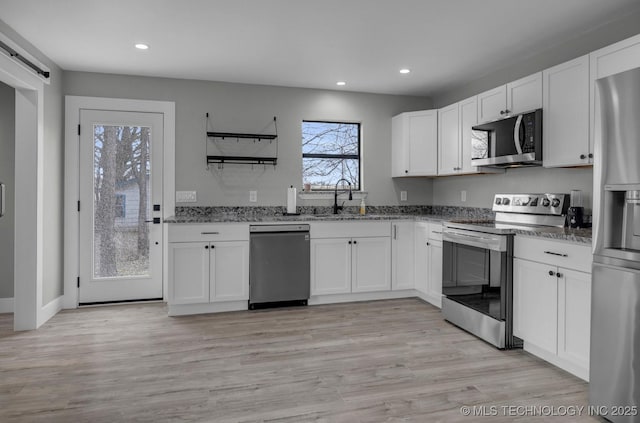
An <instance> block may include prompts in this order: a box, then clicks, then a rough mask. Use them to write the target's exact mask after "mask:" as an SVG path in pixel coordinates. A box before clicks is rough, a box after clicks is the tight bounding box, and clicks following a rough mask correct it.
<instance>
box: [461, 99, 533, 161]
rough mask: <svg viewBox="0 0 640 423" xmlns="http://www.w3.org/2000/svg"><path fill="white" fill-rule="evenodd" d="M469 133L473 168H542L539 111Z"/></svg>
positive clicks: (477, 126)
mask: <svg viewBox="0 0 640 423" xmlns="http://www.w3.org/2000/svg"><path fill="white" fill-rule="evenodd" d="M471 129H472V131H471V132H472V138H471V164H472V165H473V166H483V167H501V168H505V167H521V166H542V109H538V110H534V111H532V112H528V113H522V114H519V115H516V116H511V117H508V118H505V119H500V120H496V121H494V122H488V123H483V124H482V125H476V126H474V127H472V128H471Z"/></svg>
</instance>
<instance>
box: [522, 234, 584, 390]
mask: <svg viewBox="0 0 640 423" xmlns="http://www.w3.org/2000/svg"><path fill="white" fill-rule="evenodd" d="M515 245H516V247H515V249H514V250H515V252H514V254H515V255H516V258H515V259H514V261H513V313H514V314H513V331H514V335H515V336H517V337H519V338H521V339H522V340H523V341H524V348H525V350H527V351H529V352H531V353H532V354H534V355H537V356H539V357H541V358H543V359H545V360H547V361H549V362H551V363H552V364H555V365H557V366H558V367H561V368H563V369H565V370H567V371H569V372H571V373H573V374H575V375H576V376H578V377H581V378H583V379H585V380H588V379H589V341H590V323H591V274H590V273H588V272H586V271H585V270H587V269H589V268H590V258H588V259H586V260H585V258H584V257H585V256H586V255H587V253H588V252H590V247H589V246H586V245H580V244H568V243H561V242H554V241H548V240H538V239H529V238H520V237H518V236H516V241H515ZM545 254H546V255H547V256H548V257H549V259H548V260H545V261H534V260H529V259H528V258H535V259H537V260H541V259H545V258H546V257H545ZM562 264H566V265H568V266H572V267H574V268H573V269H572V268H568V267H564V266H563V265H562ZM575 267H578V268H579V270H576V269H575Z"/></svg>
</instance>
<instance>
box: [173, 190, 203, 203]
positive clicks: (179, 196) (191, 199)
mask: <svg viewBox="0 0 640 423" xmlns="http://www.w3.org/2000/svg"><path fill="white" fill-rule="evenodd" d="M197 202H198V196H197V195H196V191H176V203H197Z"/></svg>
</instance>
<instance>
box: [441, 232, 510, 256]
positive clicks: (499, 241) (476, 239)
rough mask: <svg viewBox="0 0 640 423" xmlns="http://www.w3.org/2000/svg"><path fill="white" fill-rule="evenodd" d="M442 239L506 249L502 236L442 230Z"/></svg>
mask: <svg viewBox="0 0 640 423" xmlns="http://www.w3.org/2000/svg"><path fill="white" fill-rule="evenodd" d="M442 240H443V241H448V242H452V243H454V244H462V245H469V246H471V247H478V248H484V249H486V250H493V251H507V243H506V239H504V237H500V238H497V237H496V238H494V237H486V236H481V235H472V234H469V233H466V232H465V233H461V232H454V231H451V230H445V231H442Z"/></svg>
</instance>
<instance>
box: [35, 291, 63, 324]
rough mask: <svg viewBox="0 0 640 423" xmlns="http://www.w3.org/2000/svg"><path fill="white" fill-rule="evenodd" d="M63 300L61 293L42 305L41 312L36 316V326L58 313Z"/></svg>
mask: <svg viewBox="0 0 640 423" xmlns="http://www.w3.org/2000/svg"><path fill="white" fill-rule="evenodd" d="M63 300H64V296H63V295H61V296H59V297H58V298H56V299H54V300H52V301H49V303H47V304H46V305H45V306H43V307H42V313H40V315H39V316H38V327H40V326H42V324H44V323H46V322H47V321H48V320H49V319H51V318H52V317H53V316H55V315H56V314H58V312H59V311H60V310H62V304H63V302H64V301H63Z"/></svg>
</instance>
